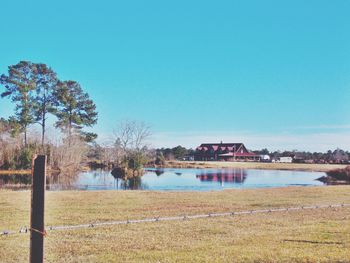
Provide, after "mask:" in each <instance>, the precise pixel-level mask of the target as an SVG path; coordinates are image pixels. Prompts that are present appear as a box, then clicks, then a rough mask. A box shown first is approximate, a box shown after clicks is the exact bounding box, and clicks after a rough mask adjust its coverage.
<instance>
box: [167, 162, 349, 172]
mask: <svg viewBox="0 0 350 263" xmlns="http://www.w3.org/2000/svg"><path fill="white" fill-rule="evenodd" d="M164 167H169V168H175V167H176V168H243V169H265V170H296V171H315V172H327V171H330V170H333V169H342V168H345V167H346V165H343V164H306V163H260V162H201V161H196V162H191V161H167V162H166V163H165V165H164Z"/></svg>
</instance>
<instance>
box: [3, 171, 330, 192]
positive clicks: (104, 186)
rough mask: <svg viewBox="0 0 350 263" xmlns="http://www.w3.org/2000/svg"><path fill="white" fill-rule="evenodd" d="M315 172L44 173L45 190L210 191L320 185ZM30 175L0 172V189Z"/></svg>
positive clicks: (21, 185)
mask: <svg viewBox="0 0 350 263" xmlns="http://www.w3.org/2000/svg"><path fill="white" fill-rule="evenodd" d="M323 175H325V174H324V173H317V172H298V171H277V170H244V169H171V168H164V169H151V168H150V169H147V170H146V171H145V174H143V175H142V176H140V177H132V178H130V179H127V180H126V179H125V180H124V179H123V178H120V177H119V176H116V175H114V176H113V175H112V174H111V171H104V170H95V171H89V172H82V173H75V172H67V171H66V172H61V173H51V174H48V175H47V183H46V185H47V189H48V190H56V191H57V190H58V191H59V190H146V189H147V190H173V191H174V190H175V191H211V190H221V189H229V188H266V187H285V186H290V185H305V186H306V185H323V183H322V182H319V181H316V179H317V178H319V177H321V176H323ZM31 182H32V180H31V175H0V188H10V189H30V187H31Z"/></svg>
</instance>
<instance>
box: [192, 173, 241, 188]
mask: <svg viewBox="0 0 350 263" xmlns="http://www.w3.org/2000/svg"><path fill="white" fill-rule="evenodd" d="M196 177H197V178H198V179H199V180H200V181H202V182H220V183H221V185H223V184H224V183H233V184H242V183H243V182H244V180H245V179H246V177H247V173H246V171H245V170H244V169H228V170H227V169H225V170H222V171H220V170H209V171H206V170H204V171H203V172H201V173H200V174H197V175H196Z"/></svg>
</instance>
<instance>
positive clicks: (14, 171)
mask: <svg viewBox="0 0 350 263" xmlns="http://www.w3.org/2000/svg"><path fill="white" fill-rule="evenodd" d="M30 173H31V170H0V174H4V175H8V174H30Z"/></svg>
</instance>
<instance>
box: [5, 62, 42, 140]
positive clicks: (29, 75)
mask: <svg viewBox="0 0 350 263" xmlns="http://www.w3.org/2000/svg"><path fill="white" fill-rule="evenodd" d="M0 84H2V85H4V86H5V89H6V91H5V92H3V93H2V94H1V97H10V98H11V100H12V102H14V103H15V104H16V108H15V119H16V121H17V122H18V123H19V124H20V126H21V130H22V131H23V133H24V145H25V146H27V130H28V127H29V126H30V125H31V124H33V123H34V118H33V115H32V110H33V107H32V102H33V101H32V97H31V95H32V94H31V93H32V92H33V90H34V89H35V80H34V76H33V63H31V62H29V61H20V62H19V63H18V64H16V65H12V66H9V67H8V75H4V74H3V75H1V77H0Z"/></svg>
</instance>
